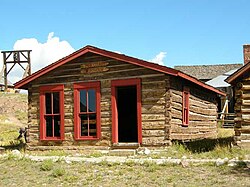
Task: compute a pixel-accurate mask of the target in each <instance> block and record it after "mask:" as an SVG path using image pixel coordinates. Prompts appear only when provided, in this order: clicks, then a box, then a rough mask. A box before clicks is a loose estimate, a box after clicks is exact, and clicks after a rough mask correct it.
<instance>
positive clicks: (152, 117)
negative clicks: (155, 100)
mask: <svg viewBox="0 0 250 187" xmlns="http://www.w3.org/2000/svg"><path fill="white" fill-rule="evenodd" d="M163 120H165V114H142V121H163Z"/></svg>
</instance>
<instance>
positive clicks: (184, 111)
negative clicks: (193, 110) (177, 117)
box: [182, 87, 190, 126]
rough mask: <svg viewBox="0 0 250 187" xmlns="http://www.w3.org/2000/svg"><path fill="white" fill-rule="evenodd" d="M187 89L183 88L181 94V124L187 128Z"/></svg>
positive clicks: (188, 92) (188, 93)
mask: <svg viewBox="0 0 250 187" xmlns="http://www.w3.org/2000/svg"><path fill="white" fill-rule="evenodd" d="M189 95H190V91H189V88H187V87H184V88H183V93H182V124H183V126H188V124H189Z"/></svg>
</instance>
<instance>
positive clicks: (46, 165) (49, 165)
mask: <svg viewBox="0 0 250 187" xmlns="http://www.w3.org/2000/svg"><path fill="white" fill-rule="evenodd" d="M53 166H54V163H53V161H52V160H45V161H43V163H42V165H41V166H40V170H41V171H51V170H52V169H53Z"/></svg>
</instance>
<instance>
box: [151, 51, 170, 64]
mask: <svg viewBox="0 0 250 187" xmlns="http://www.w3.org/2000/svg"><path fill="white" fill-rule="evenodd" d="M166 55H167V53H166V52H160V53H159V54H158V55H156V56H155V57H154V58H153V59H152V60H150V62H154V63H156V64H159V65H162V66H164V61H163V60H164V58H165V57H166Z"/></svg>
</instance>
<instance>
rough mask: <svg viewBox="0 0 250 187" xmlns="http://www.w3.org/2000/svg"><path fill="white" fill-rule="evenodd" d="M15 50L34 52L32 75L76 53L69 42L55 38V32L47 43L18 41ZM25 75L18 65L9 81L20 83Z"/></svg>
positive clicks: (25, 39)
mask: <svg viewBox="0 0 250 187" xmlns="http://www.w3.org/2000/svg"><path fill="white" fill-rule="evenodd" d="M13 50H32V52H31V71H32V73H33V72H35V71H37V70H39V69H41V68H43V67H45V66H47V65H49V64H51V63H52V62H55V61H57V60H59V59H61V58H63V57H65V56H67V55H69V54H71V53H72V52H74V51H75V49H74V48H73V47H72V46H71V45H70V44H69V43H68V42H67V41H60V39H59V37H56V36H54V33H53V32H51V33H49V34H48V39H47V41H46V42H45V43H40V42H39V41H38V40H37V39H36V38H23V39H21V40H17V41H16V42H15V44H14V46H13ZM8 68H9V67H8ZM23 73H24V71H23V69H22V68H21V67H19V66H17V65H16V67H15V68H14V69H13V70H12V71H11V73H10V74H9V75H8V79H9V80H10V81H11V82H13V83H14V82H16V81H19V80H20V79H22V75H23Z"/></svg>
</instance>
